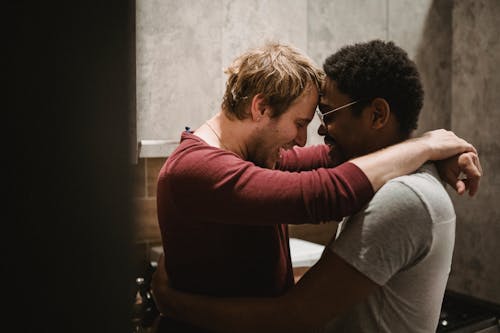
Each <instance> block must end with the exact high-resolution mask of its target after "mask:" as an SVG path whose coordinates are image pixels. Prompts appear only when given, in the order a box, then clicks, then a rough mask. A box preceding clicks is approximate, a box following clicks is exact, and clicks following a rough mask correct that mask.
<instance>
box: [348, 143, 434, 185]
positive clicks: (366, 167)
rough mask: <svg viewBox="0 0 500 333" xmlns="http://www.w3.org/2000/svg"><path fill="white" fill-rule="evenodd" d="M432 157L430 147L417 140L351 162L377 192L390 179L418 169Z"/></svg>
mask: <svg viewBox="0 0 500 333" xmlns="http://www.w3.org/2000/svg"><path fill="white" fill-rule="evenodd" d="M430 156H431V152H430V149H429V147H428V146H426V145H425V144H423V143H422V142H420V141H419V140H416V139H411V140H407V141H404V142H402V143H399V144H396V145H393V146H389V147H387V148H384V149H381V150H379V151H376V152H374V153H371V154H368V155H365V156H361V157H357V158H355V159H353V160H351V161H350V162H352V163H353V164H355V165H357V166H358V167H359V168H360V169H361V170H362V171H363V172H364V173H365V174H366V177H367V178H368V179H369V180H370V182H371V184H372V186H373V190H374V191H377V190H378V189H379V188H380V187H382V186H383V185H384V184H385V183H386V182H387V181H389V180H390V179H393V178H396V177H399V176H402V175H406V174H409V173H411V172H413V171H415V170H416V169H418V168H419V167H420V166H421V165H422V164H424V163H425V162H426V161H427V160H428V159H429V158H430Z"/></svg>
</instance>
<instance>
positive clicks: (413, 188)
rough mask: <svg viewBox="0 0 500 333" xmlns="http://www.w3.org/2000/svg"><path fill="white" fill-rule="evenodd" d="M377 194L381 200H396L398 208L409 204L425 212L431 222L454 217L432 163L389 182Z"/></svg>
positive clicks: (446, 194)
mask: <svg viewBox="0 0 500 333" xmlns="http://www.w3.org/2000/svg"><path fill="white" fill-rule="evenodd" d="M379 192H380V193H379V195H380V196H381V197H382V198H385V199H387V200H396V201H397V202H398V205H400V206H401V205H402V206H407V205H409V204H410V203H411V205H413V206H414V210H415V209H418V210H421V211H425V213H427V214H428V215H429V217H430V218H431V220H432V221H433V222H439V221H441V220H449V219H452V218H454V217H455V211H454V209H453V204H452V202H451V199H450V197H449V195H448V193H447V191H446V189H445V187H444V184H443V183H442V181H441V180H440V178H439V175H438V173H437V170H436V168H435V166H434V164H432V163H427V164H425V165H424V166H422V167H421V168H420V169H419V170H417V171H416V172H415V173H412V174H410V175H407V176H402V177H398V178H395V179H393V180H391V181H389V182H388V183H387V184H386V185H384V186H383V187H382V188H381V189H380V190H379ZM407 208H408V207H407Z"/></svg>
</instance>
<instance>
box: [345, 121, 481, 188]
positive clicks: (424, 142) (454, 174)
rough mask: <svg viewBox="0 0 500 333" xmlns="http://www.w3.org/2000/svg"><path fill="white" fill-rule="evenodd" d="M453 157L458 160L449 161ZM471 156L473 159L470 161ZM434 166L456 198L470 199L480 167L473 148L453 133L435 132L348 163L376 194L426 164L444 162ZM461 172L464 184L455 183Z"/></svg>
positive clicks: (478, 176)
mask: <svg viewBox="0 0 500 333" xmlns="http://www.w3.org/2000/svg"><path fill="white" fill-rule="evenodd" d="M454 156H458V157H456V158H453V157H454ZM471 156H475V158H472V157H471ZM450 157H452V158H451V159H449V160H448V161H447V162H446V163H441V164H440V166H438V169H439V171H440V174H441V176H442V177H443V176H444V175H445V176H444V177H443V180H444V181H446V182H447V183H448V184H450V185H451V186H452V187H453V188H454V189H455V190H456V191H457V192H458V193H459V194H462V193H464V192H465V190H466V189H468V190H469V193H470V195H474V194H475V193H476V191H477V188H478V186H479V179H480V178H481V166H480V164H479V159H478V158H477V152H476V150H475V148H474V147H473V146H472V145H471V144H470V143H468V142H467V141H465V140H463V139H461V138H459V137H457V136H456V135H455V134H454V133H453V132H451V131H446V130H435V131H430V132H427V133H424V135H422V136H420V137H417V138H413V139H409V140H406V141H403V142H401V143H399V144H396V145H393V146H389V147H387V148H384V149H381V150H379V151H376V152H374V153H371V154H368V155H365V156H361V157H358V158H355V159H353V160H351V161H350V162H352V163H354V164H356V165H357V166H358V167H359V168H360V169H361V170H362V171H363V172H364V173H365V174H366V176H367V177H368V179H369V180H370V182H371V184H372V186H373V190H374V191H377V190H378V189H379V188H380V187H382V185H384V184H385V183H386V182H387V181H388V180H390V179H393V178H396V177H399V176H402V175H406V174H409V173H411V172H413V171H415V170H416V169H418V168H419V167H420V166H421V165H422V164H424V163H425V162H426V161H429V160H432V161H437V160H445V159H448V158H450ZM461 172H463V173H464V174H465V176H466V177H467V181H466V182H464V181H463V180H460V179H459V175H460V173H461Z"/></svg>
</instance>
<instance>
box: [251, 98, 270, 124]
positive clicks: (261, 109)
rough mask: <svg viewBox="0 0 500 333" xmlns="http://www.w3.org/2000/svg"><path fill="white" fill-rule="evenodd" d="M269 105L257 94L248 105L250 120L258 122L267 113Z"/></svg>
mask: <svg viewBox="0 0 500 333" xmlns="http://www.w3.org/2000/svg"><path fill="white" fill-rule="evenodd" d="M268 109H269V105H268V104H267V101H266V99H265V97H264V95H262V94H257V95H255V96H254V97H253V98H252V103H251V104H250V114H251V115H252V119H253V120H255V121H259V120H260V119H261V118H262V117H263V116H264V114H265V113H266V111H268Z"/></svg>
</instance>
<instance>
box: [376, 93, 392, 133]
mask: <svg viewBox="0 0 500 333" xmlns="http://www.w3.org/2000/svg"><path fill="white" fill-rule="evenodd" d="M371 106H372V108H373V112H372V118H371V126H372V128H373V129H380V128H383V127H384V126H385V125H387V122H388V121H389V118H390V116H391V107H390V106H389V103H387V101H386V100H385V99H384V98H380V97H377V98H375V99H374V100H373V101H372V103H371Z"/></svg>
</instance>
